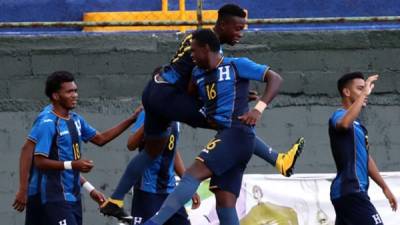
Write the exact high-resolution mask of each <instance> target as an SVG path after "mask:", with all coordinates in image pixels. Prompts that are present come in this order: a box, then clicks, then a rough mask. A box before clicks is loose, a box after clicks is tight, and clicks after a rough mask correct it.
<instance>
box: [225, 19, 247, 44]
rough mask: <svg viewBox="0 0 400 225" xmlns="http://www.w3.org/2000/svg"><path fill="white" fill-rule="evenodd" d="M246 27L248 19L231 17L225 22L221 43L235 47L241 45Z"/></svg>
mask: <svg viewBox="0 0 400 225" xmlns="http://www.w3.org/2000/svg"><path fill="white" fill-rule="evenodd" d="M245 25H246V19H245V18H241V17H237V16H234V17H230V18H228V19H226V21H224V22H223V25H222V35H221V37H220V38H221V43H227V44H228V45H232V46H233V45H235V44H237V43H239V41H240V39H241V38H242V37H243V32H242V31H243V29H244V27H245Z"/></svg>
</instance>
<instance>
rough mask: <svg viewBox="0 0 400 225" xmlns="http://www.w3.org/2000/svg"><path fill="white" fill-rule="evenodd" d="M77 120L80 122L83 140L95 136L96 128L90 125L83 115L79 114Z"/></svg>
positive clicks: (86, 140)
mask: <svg viewBox="0 0 400 225" xmlns="http://www.w3.org/2000/svg"><path fill="white" fill-rule="evenodd" d="M79 122H80V124H81V138H82V140H83V141H84V142H88V141H90V139H92V138H93V137H94V136H96V133H97V131H96V129H94V128H93V127H92V126H90V125H89V123H88V122H86V120H85V119H84V118H83V117H81V116H79Z"/></svg>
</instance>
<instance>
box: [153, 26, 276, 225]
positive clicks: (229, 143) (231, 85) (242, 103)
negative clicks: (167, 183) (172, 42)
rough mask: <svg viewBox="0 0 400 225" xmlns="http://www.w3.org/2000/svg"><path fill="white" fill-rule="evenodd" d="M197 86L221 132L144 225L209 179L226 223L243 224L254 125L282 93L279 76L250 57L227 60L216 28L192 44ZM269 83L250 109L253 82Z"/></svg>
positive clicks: (157, 224) (156, 221)
mask: <svg viewBox="0 0 400 225" xmlns="http://www.w3.org/2000/svg"><path fill="white" fill-rule="evenodd" d="M191 47H192V57H193V59H194V62H195V63H196V65H197V67H195V68H194V69H193V72H192V77H193V78H192V79H193V83H194V84H195V85H196V87H197V88H198V94H199V96H200V99H201V101H202V102H203V104H204V106H205V109H204V110H205V114H206V116H207V118H208V119H209V120H210V121H211V123H213V124H215V126H216V127H217V130H218V132H217V134H216V136H215V137H214V139H212V140H211V141H210V142H209V143H208V144H207V146H206V147H205V148H204V149H203V151H202V152H201V153H200V155H199V156H198V157H197V158H196V160H195V162H194V163H193V164H192V165H191V166H190V168H189V169H188V170H187V172H186V173H185V175H184V176H183V178H182V180H181V182H180V183H179V185H178V186H177V188H176V189H175V191H174V192H172V193H171V194H170V195H169V196H168V198H167V200H166V201H165V202H164V204H163V206H162V207H161V209H160V211H158V213H157V214H156V215H155V216H153V217H152V218H151V219H150V220H149V221H147V222H146V223H145V225H161V224H163V223H164V222H165V221H166V220H167V219H168V218H169V217H170V216H171V215H172V214H173V213H175V211H176V210H177V209H178V208H179V207H180V206H182V205H183V204H185V203H186V202H187V201H188V200H189V199H190V198H191V197H192V195H193V194H194V193H195V191H196V190H197V187H198V186H199V184H200V182H201V181H203V180H204V179H207V178H210V177H211V181H210V189H211V190H212V191H213V192H214V193H215V197H216V203H217V204H216V210H217V214H218V218H219V220H220V224H221V225H239V218H238V216H237V214H236V209H235V206H236V200H237V198H238V196H239V193H240V188H241V182H242V177H243V173H244V170H245V168H246V165H247V163H248V161H249V160H250V158H251V155H252V154H253V150H254V144H255V133H254V124H255V123H256V122H257V121H258V120H259V119H260V118H261V114H262V112H263V111H264V109H265V107H266V105H267V104H269V103H270V102H271V101H272V100H273V98H274V97H275V96H276V94H277V93H278V89H279V88H278V86H274V85H270V83H269V82H270V81H273V80H280V79H281V78H280V75H279V74H277V73H276V72H274V71H272V70H271V69H270V68H269V66H267V65H260V64H256V63H255V62H253V61H251V60H249V59H247V58H228V57H225V58H224V57H223V56H222V55H221V53H220V51H219V50H220V43H219V40H218V38H217V37H216V35H215V34H214V32H212V31H211V30H198V31H196V32H194V34H193V40H192V43H191ZM250 80H256V81H260V82H267V84H266V85H265V90H264V93H263V95H262V97H261V98H260V100H259V101H258V103H257V104H256V106H255V108H253V109H251V110H249V106H248V101H247V94H248V91H249V83H250V82H249V81H250Z"/></svg>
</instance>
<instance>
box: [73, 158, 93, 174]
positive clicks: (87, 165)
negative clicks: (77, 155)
mask: <svg viewBox="0 0 400 225" xmlns="http://www.w3.org/2000/svg"><path fill="white" fill-rule="evenodd" d="M93 166H94V164H93V161H92V160H88V159H78V160H74V161H72V169H74V170H79V171H80V172H82V173H88V172H90V170H92V168H93Z"/></svg>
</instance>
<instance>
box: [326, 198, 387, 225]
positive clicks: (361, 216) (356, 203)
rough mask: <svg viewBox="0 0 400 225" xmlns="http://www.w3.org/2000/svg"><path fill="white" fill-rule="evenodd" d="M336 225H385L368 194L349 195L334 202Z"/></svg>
mask: <svg viewBox="0 0 400 225" xmlns="http://www.w3.org/2000/svg"><path fill="white" fill-rule="evenodd" d="M332 204H333V207H334V208H335V212H336V222H335V225H359V224H360V225H361V224H362V225H383V222H382V219H381V217H380V215H379V213H378V211H376V209H375V207H374V206H373V205H372V203H371V201H370V200H369V197H368V195H367V194H366V193H364V192H361V193H354V194H349V195H346V196H343V197H340V198H338V199H333V200H332Z"/></svg>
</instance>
